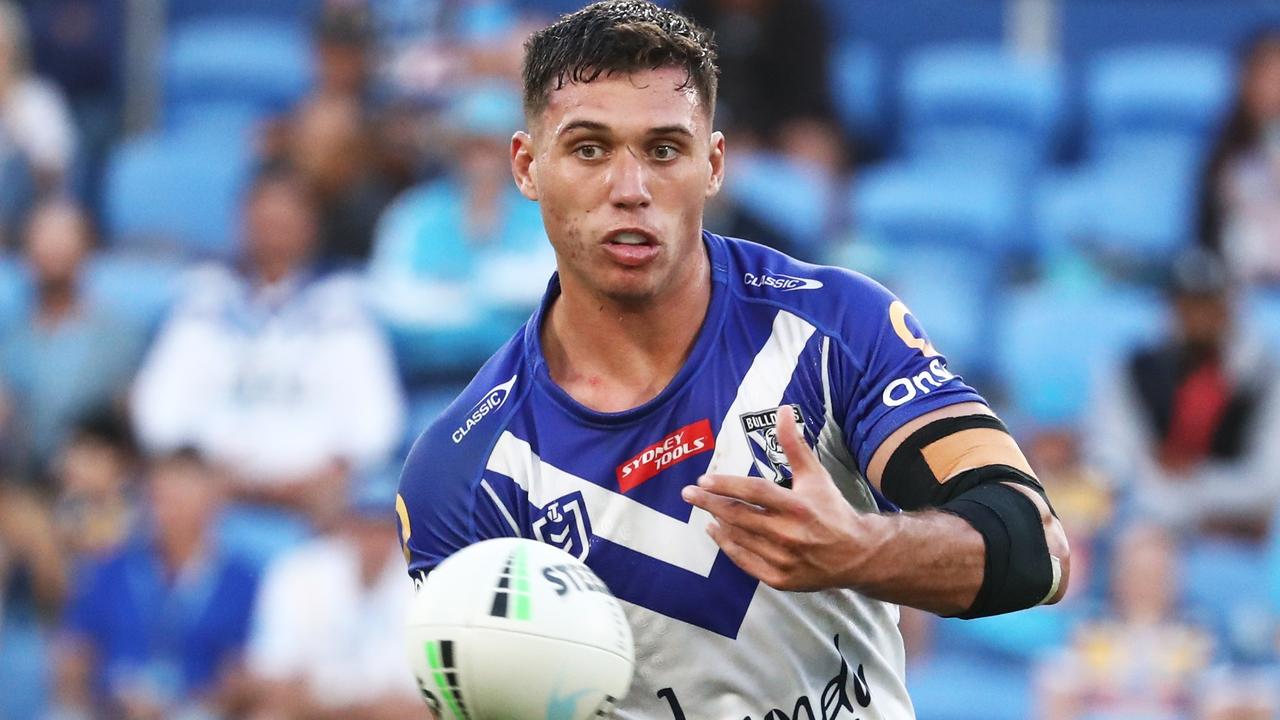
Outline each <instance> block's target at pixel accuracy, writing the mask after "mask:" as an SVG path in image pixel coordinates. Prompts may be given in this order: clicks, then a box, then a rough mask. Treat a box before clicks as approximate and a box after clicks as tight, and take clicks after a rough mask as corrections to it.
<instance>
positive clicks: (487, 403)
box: [452, 375, 520, 445]
mask: <svg viewBox="0 0 1280 720" xmlns="http://www.w3.org/2000/svg"><path fill="white" fill-rule="evenodd" d="M518 377H520V376H519V375H512V376H511V379H510V380H508V381H506V382H504V383H501V384H499V385H494V386H493V388H492V389H490V390H489V392H487V393H485V394H484V397H482V398H480V402H478V403H476V404H475V405H474V406H472V408H471V412H469V413H467V419H466V421H465V422H463V423H462V424H461V425H459V426H458V429H457V430H454V431H453V436H452V437H453V444H454V445H457V444H458V443H460V442H462V439H463V438H465V437H466V436H467V433H469V432H471V430H472V428H474V427H475V426H476V425H479V424H480V421H482V420H484V419H485V418H486V417H488V415H489V413H492V412H493V411H495V410H497V409H498V408H500V407H502V405H503V403H505V402H506V401H507V397H508V396H509V395H511V388H512V387H513V386H514V385H515V384H516V378H518Z"/></svg>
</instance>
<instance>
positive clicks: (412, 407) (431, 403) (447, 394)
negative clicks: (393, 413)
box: [403, 383, 466, 453]
mask: <svg viewBox="0 0 1280 720" xmlns="http://www.w3.org/2000/svg"><path fill="white" fill-rule="evenodd" d="M465 388H466V385H465V384H461V383H441V384H436V385H428V386H424V387H422V388H419V389H418V390H416V391H414V392H413V393H411V394H410V395H409V417H408V420H407V421H406V422H405V438H404V445H403V449H404V451H405V453H407V452H408V451H409V448H411V447H412V446H413V442H414V441H415V440H417V439H418V436H419V435H421V434H422V431H423V430H426V429H427V427H428V426H430V425H431V423H432V422H434V421H435V419H436V418H437V417H439V416H440V413H442V412H444V410H445V408H447V407H449V403H451V402H453V401H454V398H456V397H458V395H460V394H462V391H463V390H464V389H465Z"/></svg>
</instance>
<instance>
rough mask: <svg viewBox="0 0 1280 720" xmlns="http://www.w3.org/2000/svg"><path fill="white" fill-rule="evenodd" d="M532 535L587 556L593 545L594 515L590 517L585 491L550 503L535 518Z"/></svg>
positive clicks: (575, 555) (570, 552)
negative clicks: (583, 496) (591, 541)
mask: <svg viewBox="0 0 1280 720" xmlns="http://www.w3.org/2000/svg"><path fill="white" fill-rule="evenodd" d="M533 535H534V537H536V538H538V540H540V541H542V542H544V543H546V544H548V545H554V546H555V547H558V548H560V549H561V550H564V551H565V552H567V553H569V554H570V555H572V556H574V557H576V558H578V559H579V560H586V559H587V552H588V551H589V550H590V549H591V546H590V543H589V540H590V539H591V518H589V517H587V504H586V502H585V501H583V499H582V493H580V492H571V493H569V494H568V495H565V496H564V497H561V498H560V499H558V500H553V501H551V502H549V503H547V506H546V507H544V508H542V510H540V511H539V512H538V517H537V519H535V520H534V521H533Z"/></svg>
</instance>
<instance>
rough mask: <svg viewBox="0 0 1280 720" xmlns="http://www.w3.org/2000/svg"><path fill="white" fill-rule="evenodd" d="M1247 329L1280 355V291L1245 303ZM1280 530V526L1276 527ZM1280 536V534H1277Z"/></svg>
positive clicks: (1256, 295)
mask: <svg viewBox="0 0 1280 720" xmlns="http://www.w3.org/2000/svg"><path fill="white" fill-rule="evenodd" d="M1244 309H1245V327H1247V328H1248V329H1249V330H1251V331H1253V332H1256V333H1257V334H1258V335H1259V336H1260V337H1262V339H1263V340H1264V341H1265V342H1267V343H1268V344H1270V346H1271V348H1272V349H1273V350H1274V351H1275V352H1277V353H1280V290H1274V289H1271V290H1259V291H1256V292H1254V293H1252V294H1250V296H1249V297H1248V298H1246V300H1245V303H1244ZM1276 527H1278V528H1280V525H1278V526H1276ZM1277 536H1280V533H1277Z"/></svg>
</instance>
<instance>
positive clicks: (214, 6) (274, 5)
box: [167, 0, 322, 27]
mask: <svg viewBox="0 0 1280 720" xmlns="http://www.w3.org/2000/svg"><path fill="white" fill-rule="evenodd" d="M321 6H322V3H319V2H316V0H270V2H264V0H169V1H168V3H167V9H168V18H167V19H168V21H169V23H170V25H171V26H173V27H178V26H183V25H186V24H188V23H192V22H200V21H204V20H210V19H238V20H250V21H252V20H266V21H275V22H285V23H291V24H293V25H296V26H298V27H305V26H306V25H307V24H309V23H310V22H311V20H312V19H313V18H314V16H315V14H316V12H318V11H319V9H320V7H321Z"/></svg>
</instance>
